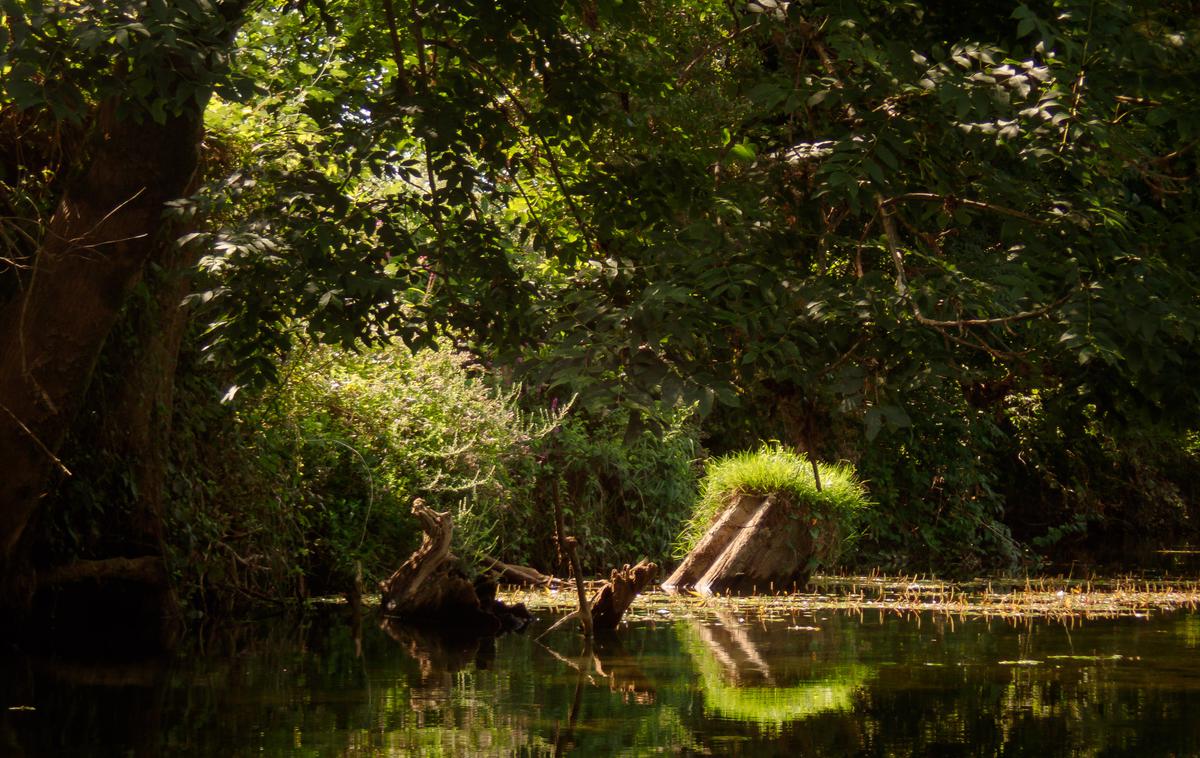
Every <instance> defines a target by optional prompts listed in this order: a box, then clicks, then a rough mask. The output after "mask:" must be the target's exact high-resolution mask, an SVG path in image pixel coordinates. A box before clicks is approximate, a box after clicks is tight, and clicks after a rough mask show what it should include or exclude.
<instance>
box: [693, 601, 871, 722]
mask: <svg viewBox="0 0 1200 758" xmlns="http://www.w3.org/2000/svg"><path fill="white" fill-rule="evenodd" d="M773 626H774V627H775V629H773V630H772V629H771V628H768V627H767V626H765V625H763V626H759V627H755V626H752V625H748V624H746V623H744V622H743V621H739V620H738V619H737V617H735V616H734V614H733V613H730V612H718V613H717V614H716V620H715V621H701V620H692V621H689V622H685V623H682V624H679V625H678V627H677V632H678V633H679V635H680V639H681V642H682V644H683V648H684V649H685V650H687V651H688V655H689V656H690V657H691V659H692V664H693V666H694V667H695V669H696V671H697V672H698V673H699V674H700V682H701V688H702V690H703V694H704V706H705V710H706V711H707V712H709V713H712V714H716V715H719V716H722V717H724V718H729V719H735V720H738V721H748V722H753V723H755V724H758V725H760V726H762V727H765V728H767V729H768V730H771V731H777V730H778V729H779V728H780V727H782V726H783V725H784V724H785V723H786V722H789V721H795V720H799V719H803V718H806V717H808V716H813V715H816V714H818V713H821V712H824V711H849V710H851V708H852V705H853V703H852V699H853V696H854V693H855V692H856V691H857V690H858V688H859V687H860V685H861V684H862V683H863V681H865V679H866V677H867V673H868V669H867V668H866V667H865V666H860V665H857V664H855V663H853V662H852V661H849V660H846V658H847V657H848V656H849V655H850V654H851V653H852V651H853V649H854V648H853V646H852V645H845V644H841V645H839V644H837V641H836V640H832V639H829V635H830V632H827V631H822V630H821V629H820V628H819V627H815V626H806V627H799V626H796V625H792V626H790V627H784V628H782V629H780V628H779V627H780V625H778V624H776V625H773ZM788 630H794V631H804V632H808V634H805V635H803V636H800V635H795V636H791V637H790V638H789V637H787V636H784V635H781V634H780V632H781V631H782V632H784V633H786V632H787V631H788ZM772 632H773V634H772ZM772 651H774V653H775V654H774V655H772ZM780 651H786V652H785V653H784V654H782V655H781V654H780ZM768 658H771V660H768Z"/></svg>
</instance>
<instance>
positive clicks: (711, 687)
mask: <svg viewBox="0 0 1200 758" xmlns="http://www.w3.org/2000/svg"><path fill="white" fill-rule="evenodd" d="M677 629H678V630H679V632H680V634H681V641H682V642H683V647H684V649H686V650H687V651H688V653H689V655H690V656H691V658H692V662H693V663H694V664H695V666H696V669H697V672H698V673H699V674H700V682H701V686H702V687H703V688H704V707H705V710H707V711H711V712H714V713H716V714H719V715H721V716H724V717H725V718H731V719H736V720H738V721H749V722H753V723H755V724H758V725H759V726H762V727H765V728H767V729H769V730H776V729H779V728H780V727H782V726H783V724H784V723H786V722H788V721H798V720H800V719H805V718H808V717H809V716H815V715H816V714H818V713H825V712H829V711H848V710H850V709H851V701H852V698H853V696H854V692H855V691H856V690H857V689H858V688H859V687H860V686H862V684H863V682H864V681H865V680H866V678H867V673H868V669H867V668H866V667H865V666H860V665H857V664H851V663H839V664H831V665H830V666H829V667H828V671H827V673H825V674H824V675H822V676H821V677H819V678H815V679H812V680H809V681H804V682H800V683H799V684H792V685H789V686H785V687H764V686H754V687H739V686H737V685H735V684H730V683H729V682H727V681H726V678H725V672H724V670H723V669H722V667H721V663H720V661H718V660H717V658H716V656H715V655H713V653H712V651H710V650H709V649H708V647H707V646H706V645H705V643H704V641H703V640H701V639H700V637H699V635H698V634H697V633H696V631H695V629H694V628H693V627H692V626H691V625H689V624H681V625H679V626H678V627H677Z"/></svg>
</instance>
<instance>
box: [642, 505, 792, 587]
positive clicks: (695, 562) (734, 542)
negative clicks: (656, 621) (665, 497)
mask: <svg viewBox="0 0 1200 758" xmlns="http://www.w3.org/2000/svg"><path fill="white" fill-rule="evenodd" d="M810 527H811V524H810V523H809V520H808V519H806V518H803V517H800V516H799V515H798V514H797V513H795V512H793V510H792V509H791V508H789V507H788V506H787V504H786V503H782V502H779V501H777V500H776V499H775V498H774V497H772V496H767V497H760V496H753V495H743V496H741V497H740V498H738V500H737V502H735V503H733V504H732V505H730V507H729V508H728V509H726V511H725V512H724V513H723V514H722V515H721V517H720V518H719V519H717V521H716V522H715V523H714V524H713V525H712V526H711V527H709V530H708V531H707V532H705V534H704V537H702V538H701V540H700V542H699V543H697V545H696V547H695V548H694V549H693V550H692V552H691V553H689V554H688V556H687V557H686V558H685V559H684V560H683V563H681V564H680V566H679V568H677V569H676V570H675V572H674V573H672V574H671V576H670V577H669V578H668V579H667V581H665V582H663V589H665V590H667V591H683V590H686V589H695V591H697V592H699V593H701V594H705V595H713V594H718V593H732V594H747V593H755V592H773V591H780V590H785V589H790V588H794V587H796V586H797V585H801V584H804V583H805V582H807V581H808V578H809V574H810V571H811V564H812V560H813V557H814V555H815V553H816V547H815V545H814V544H813V538H812V535H811V534H810V533H809V529H810Z"/></svg>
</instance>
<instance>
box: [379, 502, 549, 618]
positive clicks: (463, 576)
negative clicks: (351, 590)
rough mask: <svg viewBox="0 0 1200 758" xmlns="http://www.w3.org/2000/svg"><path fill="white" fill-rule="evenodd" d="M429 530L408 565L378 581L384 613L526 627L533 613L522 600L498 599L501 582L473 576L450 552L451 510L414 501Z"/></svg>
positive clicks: (419, 516) (416, 511)
mask: <svg viewBox="0 0 1200 758" xmlns="http://www.w3.org/2000/svg"><path fill="white" fill-rule="evenodd" d="M412 511H413V514H414V515H415V516H416V517H417V518H418V519H420V521H421V528H422V529H423V530H424V532H425V536H424V538H423V539H422V541H421V546H420V547H419V548H417V550H416V552H414V553H413V554H412V556H410V557H409V559H408V560H407V561H405V562H404V565H403V566H401V567H400V568H398V569H396V571H395V572H394V573H393V574H392V575H391V576H390V577H388V578H387V579H385V580H384V581H382V582H380V583H379V589H380V591H381V593H382V598H381V606H382V608H383V613H384V615H385V616H387V617H389V618H391V619H399V620H403V621H409V622H417V623H422V622H433V623H436V624H438V625H440V626H444V627H457V628H459V629H468V630H473V631H475V632H478V633H480V634H496V633H498V632H501V631H505V630H508V629H516V628H520V627H523V626H524V625H525V624H526V623H527V622H528V621H529V618H530V615H529V611H527V610H526V609H525V606H524V605H522V604H519V603H518V604H517V605H514V606H508V605H505V604H504V603H502V602H500V601H499V600H496V585H495V583H493V582H490V581H488V580H486V579H484V578H483V577H480V578H479V579H476V580H474V581H472V580H471V579H470V577H468V576H467V573H466V571H465V570H464V569H463V566H462V562H461V561H460V560H459V559H458V558H457V557H456V556H455V555H454V554H453V553H451V552H450V544H451V537H452V535H453V530H454V525H453V523H452V522H451V520H450V514H449V513H441V512H439V511H435V510H432V509H431V508H427V507H425V501H424V500H421V499H420V498H417V499H416V500H414V501H413V506H412Z"/></svg>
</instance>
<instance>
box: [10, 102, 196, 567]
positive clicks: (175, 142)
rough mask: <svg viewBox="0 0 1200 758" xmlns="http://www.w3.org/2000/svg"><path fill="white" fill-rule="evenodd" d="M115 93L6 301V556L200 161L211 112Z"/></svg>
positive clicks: (43, 486) (54, 464) (55, 464)
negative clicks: (141, 106)
mask: <svg viewBox="0 0 1200 758" xmlns="http://www.w3.org/2000/svg"><path fill="white" fill-rule="evenodd" d="M117 106H118V103H116V102H108V103H106V104H105V105H104V106H103V107H102V109H101V112H100V114H99V116H98V124H97V127H98V128H97V137H96V141H95V144H94V147H93V150H94V153H93V157H92V160H91V163H90V166H89V168H88V170H87V171H86V173H85V174H84V175H83V177H82V178H81V179H80V181H79V182H78V183H76V184H75V185H74V186H72V187H71V188H69V189H68V190H67V191H66V193H65V195H64V197H63V199H62V200H61V201H60V203H59V206H58V209H57V211H56V212H55V214H54V216H53V218H52V219H51V221H50V223H49V226H48V228H47V230H46V235H45V239H44V242H43V243H42V246H41V249H40V250H39V251H38V255H37V258H36V260H35V263H34V267H33V272H32V274H31V276H30V278H29V281H28V283H27V284H26V285H25V287H24V289H23V290H22V291H21V292H20V294H19V295H18V296H17V297H16V298H15V299H14V300H13V301H12V302H10V303H9V304H8V305H7V306H6V307H5V309H4V310H3V312H0V419H3V420H2V421H0V460H3V461H4V465H5V469H6V474H7V475H6V476H5V477H3V478H2V479H0V560H2V561H4V562H7V561H8V560H10V559H11V557H12V556H13V551H14V548H15V547H16V545H17V543H18V541H19V540H20V538H21V535H22V533H23V531H24V529H25V527H26V525H27V524H28V523H29V519H30V516H31V515H32V514H33V512H34V509H35V508H36V507H37V504H38V502H39V500H40V499H41V498H42V496H43V495H44V494H45V492H46V490H47V486H48V483H49V480H50V474H51V472H52V471H53V470H54V469H55V468H56V467H57V468H58V469H59V470H60V471H62V472H63V473H68V472H66V470H65V467H64V466H62V464H61V462H60V461H59V460H58V458H57V452H58V450H59V446H60V445H61V443H62V441H63V438H64V437H65V436H66V434H67V431H68V429H69V428H70V425H71V423H72V421H73V420H74V418H75V415H76V413H77V412H78V410H79V406H80V403H81V400H82V398H83V396H84V393H85V391H86V389H87V386H88V382H89V381H90V379H91V376H92V370H93V368H94V367H95V364H96V359H97V358H98V356H99V355H100V351H101V349H102V347H103V345H104V340H105V338H106V337H107V336H108V333H109V331H110V330H111V329H112V326H113V324H114V323H115V322H116V319H117V316H118V314H119V312H120V309H121V305H122V303H123V302H124V299H125V296H126V295H127V294H128V292H129V290H130V288H132V287H133V286H134V285H135V284H136V283H137V282H138V280H139V279H140V277H141V275H142V270H143V267H144V265H145V263H146V261H147V259H148V258H149V257H150V256H151V254H152V252H153V251H154V249H155V247H156V245H157V244H159V239H158V235H159V232H160V230H161V229H162V228H163V226H164V223H163V210H164V207H165V204H166V203H167V201H169V200H173V199H175V198H177V197H179V196H180V195H181V194H182V193H183V191H184V189H185V188H186V187H187V186H188V183H189V182H190V181H191V179H192V176H193V174H194V172H195V170H196V165H197V151H198V146H199V141H200V134H201V123H200V112H199V111H198V110H196V111H193V112H189V113H187V114H185V115H180V116H176V117H174V118H169V119H167V121H166V123H163V124H156V123H153V122H149V121H143V122H137V121H135V120H133V119H130V118H123V119H119V118H117V116H116V110H117Z"/></svg>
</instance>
